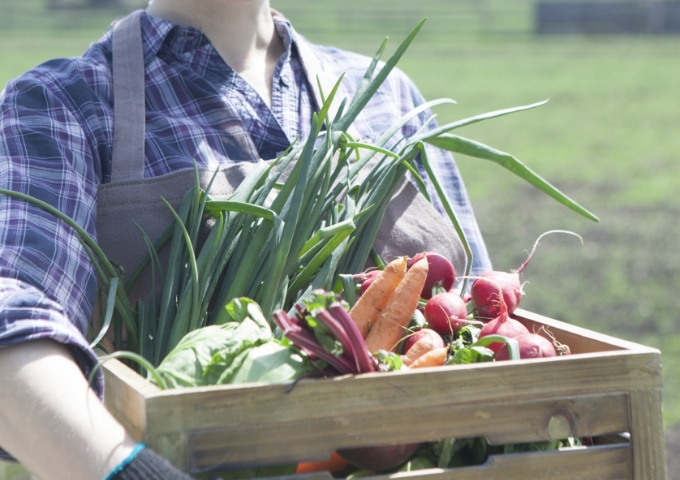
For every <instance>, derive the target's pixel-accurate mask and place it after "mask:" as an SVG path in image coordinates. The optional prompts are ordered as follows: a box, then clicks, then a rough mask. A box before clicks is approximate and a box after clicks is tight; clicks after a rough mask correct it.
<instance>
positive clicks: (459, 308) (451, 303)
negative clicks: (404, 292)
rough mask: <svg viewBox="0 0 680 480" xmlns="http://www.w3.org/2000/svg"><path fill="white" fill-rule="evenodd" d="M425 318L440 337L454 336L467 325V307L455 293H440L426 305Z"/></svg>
mask: <svg viewBox="0 0 680 480" xmlns="http://www.w3.org/2000/svg"><path fill="white" fill-rule="evenodd" d="M425 318H426V319H427V323H428V325H430V328H431V329H432V330H434V331H435V332H437V333H438V334H440V335H448V334H453V333H455V332H457V331H458V330H460V329H461V328H463V327H464V326H465V325H467V324H468V323H469V322H468V319H467V306H466V305H465V302H464V301H463V299H462V298H460V297H459V296H458V295H456V294H455V293H451V292H446V293H439V294H437V295H435V296H434V297H432V298H431V299H429V300H428V301H427V303H426V304H425Z"/></svg>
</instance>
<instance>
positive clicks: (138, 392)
mask: <svg viewBox="0 0 680 480" xmlns="http://www.w3.org/2000/svg"><path fill="white" fill-rule="evenodd" d="M103 370H104V384H105V386H106V388H105V389H104V404H105V405H106V408H107V409H108V410H109V412H111V413H112V414H113V416H114V417H115V418H116V420H118V421H119V422H120V423H121V424H122V425H123V426H124V427H125V429H126V430H127V431H128V433H129V434H130V435H131V436H132V437H133V438H134V439H135V440H137V441H140V440H142V438H143V437H144V435H145V433H146V430H147V423H146V397H147V396H150V395H153V394H154V393H157V392H159V391H160V389H158V388H157V387H156V386H155V385H153V384H151V383H149V382H147V381H146V380H145V379H144V378H142V377H141V376H139V375H137V373H135V372H134V371H133V370H132V369H130V368H128V367H126V366H125V365H124V364H123V363H121V362H119V361H118V360H115V359H114V360H109V361H107V362H106V363H104V367H103Z"/></svg>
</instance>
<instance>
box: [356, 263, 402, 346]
mask: <svg viewBox="0 0 680 480" xmlns="http://www.w3.org/2000/svg"><path fill="white" fill-rule="evenodd" d="M405 274H406V257H401V258H397V259H396V260H394V261H392V262H390V263H388V264H387V266H386V267H385V270H383V271H382V272H381V273H380V275H378V278H376V279H375V280H374V281H373V283H372V284H371V286H370V287H368V290H366V292H365V293H364V294H363V295H362V296H361V297H359V299H358V300H357V303H355V304H354V307H352V309H351V310H350V311H349V316H350V317H352V320H354V323H355V324H356V326H357V328H358V329H359V332H361V336H362V337H364V338H366V335H368V331H369V330H370V329H371V327H372V326H373V323H375V320H376V319H377V318H378V315H380V313H381V312H382V311H383V309H384V308H385V305H386V304H387V301H388V300H389V298H390V296H391V295H392V292H394V289H395V288H397V285H399V283H400V282H401V280H402V279H403V278H404V275H405Z"/></svg>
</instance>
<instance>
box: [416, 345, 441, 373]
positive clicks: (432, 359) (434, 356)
mask: <svg viewBox="0 0 680 480" xmlns="http://www.w3.org/2000/svg"><path fill="white" fill-rule="evenodd" d="M448 353H449V347H443V348H435V349H434V350H430V351H429V352H427V353H426V354H425V355H423V356H421V357H420V358H418V359H417V360H416V361H415V362H413V363H412V364H411V366H410V367H409V368H424V367H441V366H442V365H444V362H445V361H446V356H447V355H448Z"/></svg>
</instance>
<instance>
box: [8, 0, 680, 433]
mask: <svg viewBox="0 0 680 480" xmlns="http://www.w3.org/2000/svg"><path fill="white" fill-rule="evenodd" d="M5 3H8V0H5ZM9 3H11V4H13V5H14V4H17V3H16V2H15V1H14V0H12V2H9ZM273 4H274V6H275V7H276V8H278V9H280V10H281V11H283V12H284V13H286V14H287V15H288V16H289V17H290V18H291V19H292V20H293V22H294V24H295V25H296V27H297V28H298V30H299V31H301V32H302V33H303V34H305V35H306V36H308V38H310V39H311V40H313V41H315V42H319V43H323V44H334V45H337V46H339V47H342V48H348V49H353V50H356V51H360V52H363V53H366V54H372V53H373V52H374V50H375V49H376V48H377V46H378V45H379V44H380V42H381V40H382V39H383V38H384V36H385V35H390V36H391V37H392V38H393V39H394V40H393V41H392V42H391V44H392V48H394V47H395V46H396V45H397V44H398V40H399V39H400V38H403V36H404V35H406V33H407V32H408V31H409V30H410V29H411V27H412V26H414V25H415V24H416V23H417V22H418V20H420V19H421V18H422V17H425V16H429V17H430V20H429V21H428V23H427V24H426V26H425V28H424V30H423V32H422V34H421V35H420V37H419V38H418V39H417V40H416V42H415V43H414V45H413V46H412V48H411V50H410V51H409V52H408V53H407V55H406V56H405V57H404V59H403V60H402V62H401V64H400V66H401V68H402V69H403V70H405V71H406V72H407V73H408V74H409V75H410V76H411V77H412V78H413V79H414V80H415V82H416V84H418V86H419V87H420V89H421V91H422V92H423V94H424V95H425V97H427V98H436V97H442V96H448V97H453V98H454V99H456V100H457V101H458V105H457V106H454V107H447V108H446V109H441V110H439V111H438V112H437V113H438V114H439V120H440V121H441V122H444V121H447V120H452V119H456V118H462V117H465V116H469V115H472V114H476V113H480V112H483V111H487V110H493V109H498V108H505V107H510V106H515V105H521V104H527V103H532V102H535V101H538V100H542V99H545V98H550V99H551V101H550V102H549V103H548V105H546V106H544V107H541V108H540V109H537V110H532V111H529V112H523V113H520V114H516V115H513V116H510V117H505V118H502V119H497V120H494V121H490V122H485V123H482V124H478V125H474V126H471V127H468V128H466V129H463V130H461V131H459V132H458V133H460V134H462V135H464V136H470V137H472V138H475V139H478V140H481V141H484V142H487V143H489V144H490V145H492V146H494V147H496V148H498V149H501V150H505V151H508V152H510V153H513V154H514V155H516V156H517V157H519V158H520V159H521V160H523V161H524V162H525V163H526V164H528V165H529V166H530V167H532V168H534V169H535V170H536V171H538V172H539V173H541V174H542V175H543V176H545V177H546V178H548V179H549V180H551V181H552V182H553V183H555V184H556V185H558V186H559V187H561V188H562V189H563V190H564V191H565V192H566V193H567V194H569V195H571V196H573V197H574V198H575V199H576V200H578V201H579V202H581V203H582V204H584V205H585V206H586V207H588V208H589V209H591V210H592V211H594V212H595V213H596V214H598V215H599V216H600V217H601V219H602V222H601V223H600V224H593V223H591V222H588V221H587V220H584V219H581V218H580V217H577V216H576V215H575V214H573V213H571V212H569V211H568V210H566V209H564V208H563V207H561V206H560V205H557V204H556V203H555V202H554V201H552V200H551V199H549V198H547V197H545V196H543V195H542V194H540V193H539V192H537V191H534V190H532V189H531V188H530V187H527V186H525V185H524V184H523V183H522V182H521V181H519V180H517V179H515V178H512V177H511V176H510V174H508V173H507V172H505V171H502V170H501V169H499V168H498V167H497V166H495V165H493V164H490V163H487V162H483V161H481V160H475V159H469V158H465V157H460V158H458V165H459V167H460V169H461V170H462V172H463V175H464V177H465V179H466V184H467V187H468V189H469V192H470V195H471V197H472V200H473V204H474V207H475V210H476V213H477V218H478V221H479V223H480V226H481V229H482V232H483V233H484V236H485V238H486V241H487V244H488V247H489V250H490V252H491V257H492V260H493V261H494V264H495V266H496V268H498V269H503V270H509V269H512V268H517V267H518V266H519V264H520V263H521V261H522V260H523V259H524V258H525V257H526V253H525V251H526V250H528V249H530V247H531V245H532V244H533V241H534V239H535V238H536V237H537V236H538V235H539V234H540V233H541V232H543V231H545V230H549V229H554V228H559V229H565V228H566V229H570V230H574V231H576V232H578V233H580V234H581V235H583V237H584V240H585V245H584V246H583V247H581V246H580V245H579V244H578V242H577V241H576V240H575V239H574V238H573V237H566V236H565V237H558V236H554V237H548V238H546V239H545V240H544V241H543V242H542V245H541V247H540V249H539V250H538V252H537V253H536V256H535V258H534V260H533V262H532V264H531V265H530V266H529V267H528V269H527V270H526V271H525V274H524V275H523V278H524V280H527V281H529V282H530V283H529V284H528V285H527V286H526V291H527V296H526V297H525V299H524V301H523V304H522V306H523V307H525V308H527V309H530V310H534V311H536V312H539V313H541V314H544V315H547V316H550V317H553V318H557V319H561V320H565V321H569V322H572V323H575V324H578V325H582V326H585V327H588V328H591V329H593V330H597V331H601V332H605V333H609V334H612V335H616V336H620V337H623V338H626V339H630V340H633V341H639V342H641V343H645V344H648V345H651V346H655V347H657V348H660V349H661V350H662V353H663V359H664V389H665V419H666V423H667V425H671V424H675V423H678V422H680V375H678V371H679V370H678V369H679V368H680V315H678V307H679V306H680V302H679V301H678V300H677V299H676V298H677V295H676V293H675V290H676V289H677V288H678V287H680V225H679V222H678V220H677V219H678V218H680V215H679V214H680V197H679V196H678V195H676V191H677V190H678V189H679V188H680V161H679V160H680V135H678V133H677V132H678V131H680V108H678V106H679V105H680V88H678V79H680V58H679V57H680V38H679V37H645V36H640V37H535V36H534V35H532V33H531V29H532V26H531V24H532V20H531V9H530V5H531V2H530V1H529V0H517V1H513V2H507V0H486V1H482V0H421V1H419V2H413V1H412V0H399V1H397V0H373V1H371V2H366V1H362V2H359V1H358V0H345V1H343V2H331V1H330V0H307V1H302V0H295V1H293V0H278V1H277V0H273ZM17 5H18V4H17ZM21 5H22V6H21V7H16V9H15V13H14V14H13V15H9V16H7V15H4V16H3V19H1V20H0V83H4V82H6V81H7V80H8V79H9V78H11V77H13V76H16V75H18V74H19V73H20V72H21V71H23V70H25V69H27V68H30V67H32V66H33V65H35V64H37V63H39V62H41V61H44V60H46V59H48V58H51V57H55V56H69V55H77V54H79V53H81V52H82V51H83V50H84V49H85V48H87V45H88V44H89V43H90V42H91V41H94V40H96V39H97V38H98V37H99V36H100V35H101V33H102V32H103V30H104V29H105V28H106V26H107V25H108V23H109V22H110V21H111V20H112V19H113V18H114V17H115V15H117V14H119V13H120V12H106V11H103V12H94V13H93V12H88V11H79V12H76V14H74V13H73V12H51V13H50V14H49V15H44V14H40V10H39V9H38V8H39V7H40V5H41V2H39V1H38V0H23V3H22V4H21ZM3 13H5V11H3ZM3 22H5V23H4V24H3Z"/></svg>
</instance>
